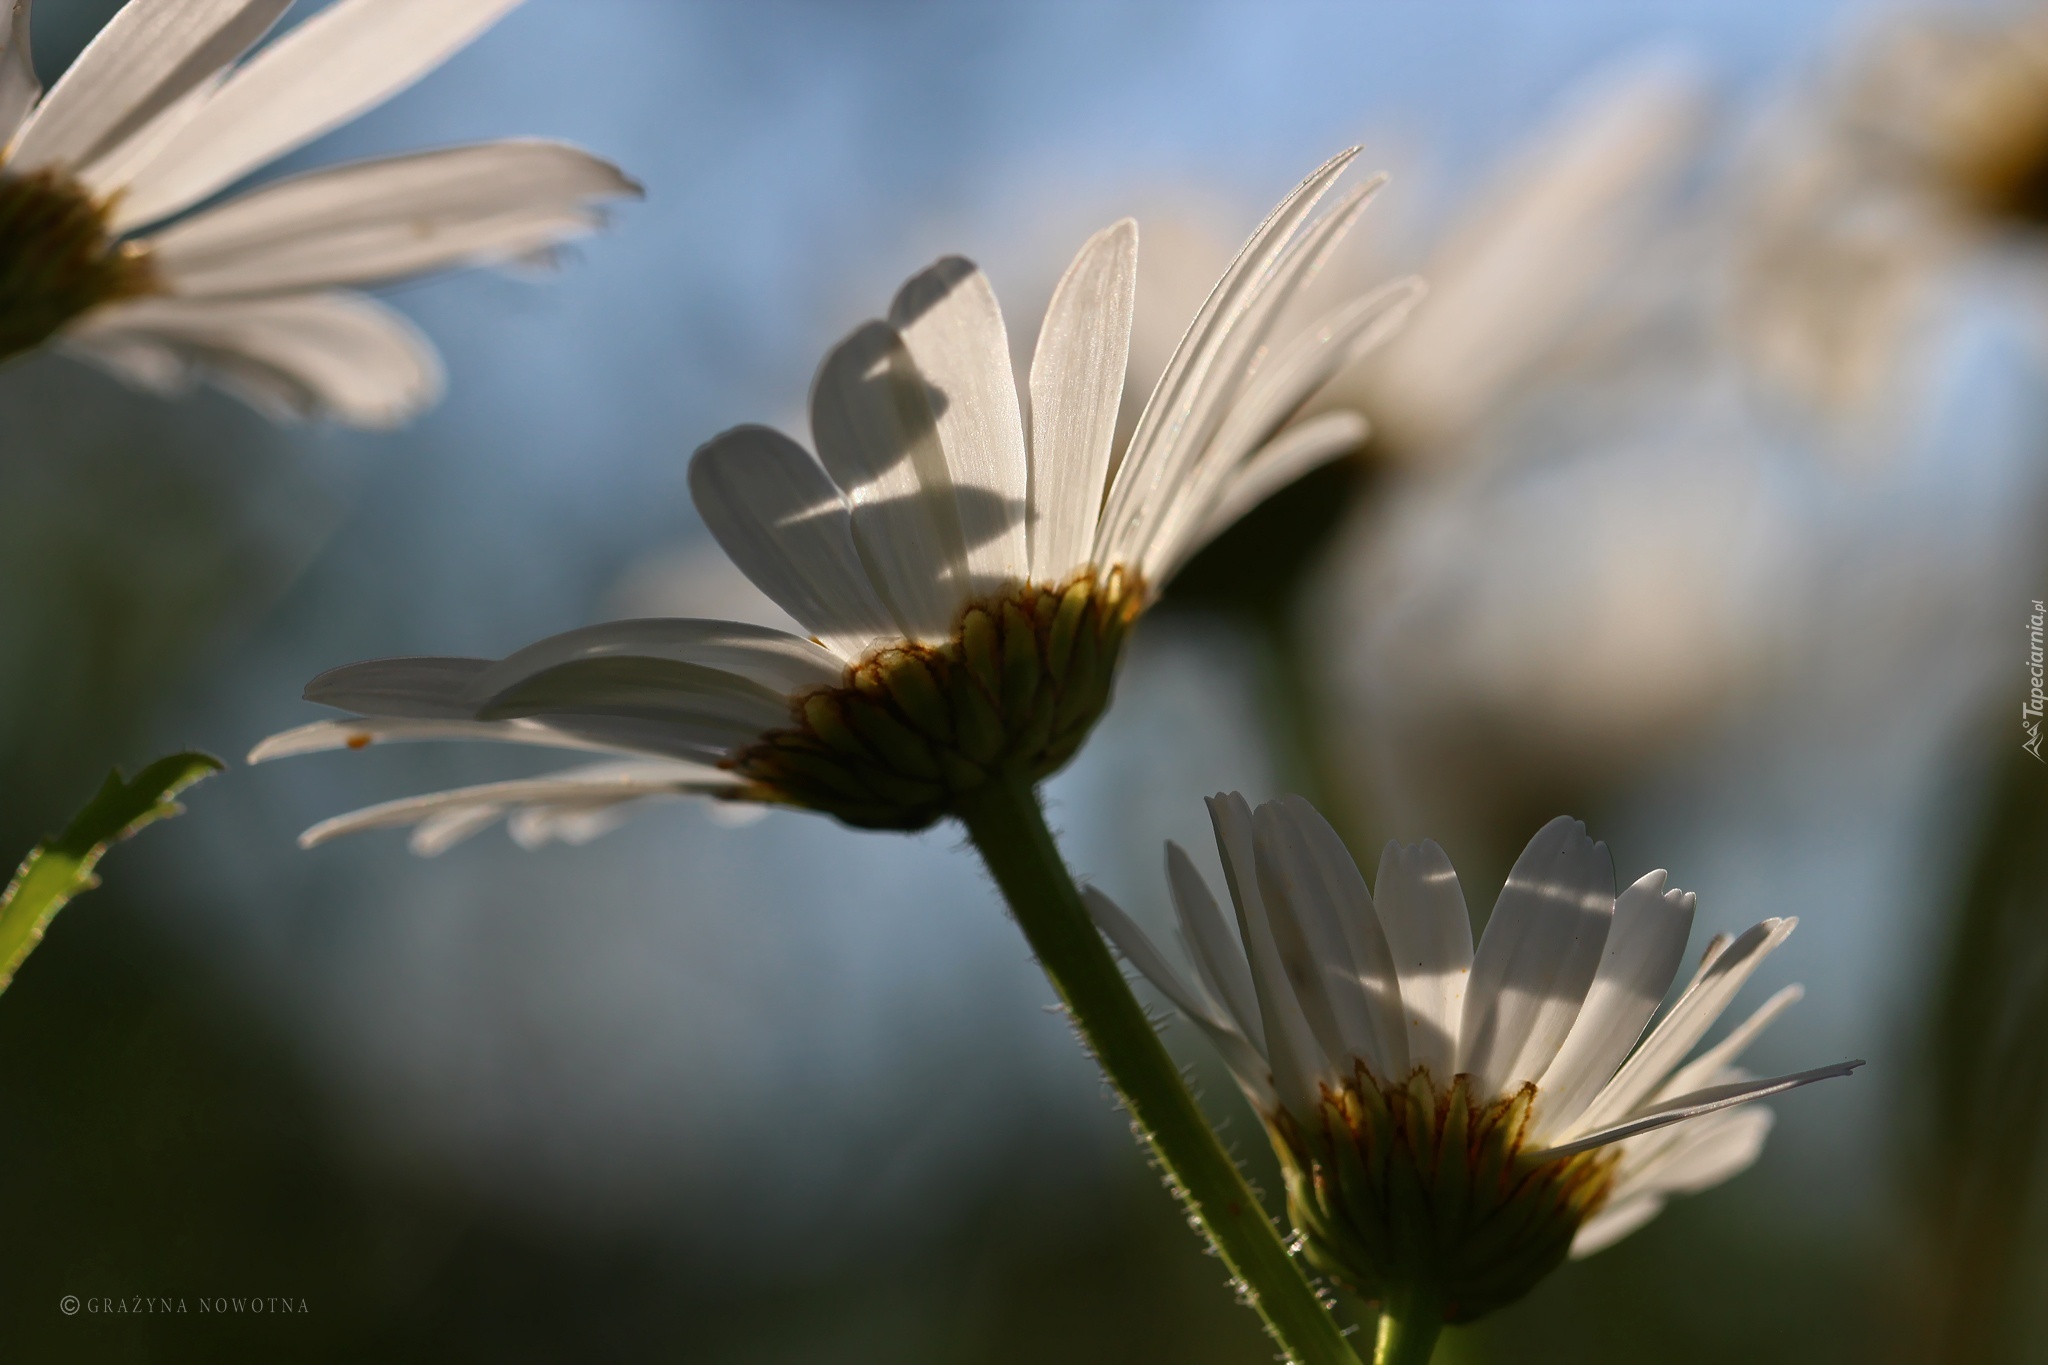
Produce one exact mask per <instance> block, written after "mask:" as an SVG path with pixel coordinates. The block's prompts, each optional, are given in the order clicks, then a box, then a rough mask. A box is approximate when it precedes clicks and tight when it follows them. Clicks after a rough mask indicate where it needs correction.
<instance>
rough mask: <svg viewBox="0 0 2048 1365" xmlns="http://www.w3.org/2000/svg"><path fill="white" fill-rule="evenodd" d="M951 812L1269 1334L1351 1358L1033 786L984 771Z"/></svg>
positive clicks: (1334, 1357) (1328, 1356)
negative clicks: (1080, 884) (1212, 1121)
mask: <svg viewBox="0 0 2048 1365" xmlns="http://www.w3.org/2000/svg"><path fill="white" fill-rule="evenodd" d="M957 809H958V812H959V814H960V818H961V820H962V821H963V822H964V823H965V824H966V826H967V833H968V836H969V837H970V838H972V839H973V840H974V845H975V847H976V848H977V849H979V850H980V851H981V856H982V858H983V860H984V861H986V862H987V863H988V869H989V871H990V872H991V873H993V874H994V876H995V879H996V885H997V886H998V887H1000V888H1001V889H1002V892H1003V896H1004V898H1005V899H1006V900H1008V901H1009V903H1010V909H1011V911H1012V912H1013V913H1014V914H1015V915H1016V917H1017V923H1018V924H1019V925H1020V926H1021V927H1022V928H1023V930H1024V937H1025V938H1026V939H1027V940H1029V941H1030V944H1031V950H1032V952H1033V953H1035V954H1036V955H1037V957H1038V962H1039V965H1040V966H1041V967H1043V968H1044V969H1045V974H1046V976H1048V977H1049V978H1051V980H1052V984H1053V989H1055V990H1056V991H1058V992H1059V996H1060V999H1061V1000H1062V1001H1063V1002H1065V1004H1066V1007H1067V1011H1068V1013H1069V1015H1070V1016H1071V1017H1072V1018H1073V1021H1074V1024H1075V1026H1076V1027H1077V1028H1078V1029H1080V1031H1081V1037H1082V1039H1083V1040H1084V1041H1085V1042H1086V1043H1087V1045H1088V1046H1089V1047H1090V1048H1091V1049H1092V1050H1093V1051H1094V1053H1095V1058H1096V1060H1097V1061H1098V1062H1100V1063H1101V1064H1102V1069H1103V1071H1104V1072H1105V1073H1107V1075H1108V1076H1109V1080H1110V1083H1111V1084H1112V1085H1114V1086H1115V1087H1116V1089H1117V1093H1118V1094H1120V1095H1121V1096H1122V1097H1123V1100H1124V1103H1125V1104H1126V1105H1127V1106H1129V1108H1130V1112H1131V1116H1132V1118H1133V1119H1134V1120H1135V1121H1136V1123H1137V1126H1138V1129H1139V1131H1140V1132H1142V1133H1143V1134H1144V1136H1145V1139H1146V1140H1147V1141H1148V1142H1150V1143H1151V1145H1152V1150H1153V1152H1154V1153H1156V1154H1157V1156H1158V1158H1159V1162H1160V1165H1161V1166H1162V1167H1164V1168H1165V1171H1166V1174H1167V1177H1168V1179H1169V1180H1170V1181H1171V1182H1172V1184H1173V1185H1174V1187H1175V1188H1176V1189H1177V1190H1178V1191H1179V1193H1180V1195H1181V1197H1182V1198H1183V1199H1185V1200H1186V1201H1187V1205H1188V1208H1189V1210H1190V1211H1191V1212H1192V1213H1193V1214H1194V1215H1195V1218H1196V1220H1197V1221H1198V1222H1199V1223H1200V1225H1201V1228H1202V1230H1203V1231H1204V1232H1205V1233H1207V1234H1208V1236H1209V1240H1210V1242H1211V1243H1213V1244H1214V1245H1215V1248H1216V1252H1217V1254H1218V1255H1219V1256H1221V1257H1222V1258H1223V1263H1224V1265H1225V1266H1227V1267H1229V1269H1230V1272H1231V1274H1232V1275H1234V1276H1236V1277H1237V1279H1238V1281H1239V1283H1240V1284H1242V1285H1243V1286H1244V1289H1245V1293H1246V1296H1247V1297H1248V1298H1249V1299H1250V1301H1251V1304H1252V1307H1254V1308H1255V1309H1257V1310H1258V1313H1259V1316H1260V1317H1262V1318H1263V1319H1265V1323H1266V1327H1267V1330H1269V1331H1270V1332H1271V1333H1272V1334H1273V1338H1274V1340H1276V1341H1278V1342H1279V1343H1280V1345H1281V1347H1282V1349H1284V1350H1285V1351H1286V1352H1287V1357H1288V1359H1289V1360H1292V1361H1295V1362H1297V1365H1359V1361H1358V1357H1357V1355H1356V1354H1354V1353H1353V1351H1352V1350H1351V1347H1350V1344H1349V1343H1348V1342H1346V1341H1345V1339H1344V1334H1343V1332H1342V1331H1341V1330H1339V1328H1338V1326H1337V1324H1336V1322H1335V1321H1334V1320H1333V1319H1332V1318H1331V1317H1330V1315H1329V1313H1328V1311H1327V1310H1326V1309H1325V1308H1324V1307H1323V1304H1322V1302H1321V1301H1320V1300H1319V1299H1318V1298H1317V1297H1316V1293H1315V1290H1314V1288H1313V1287H1311V1286H1310V1284H1309V1282H1308V1278H1307V1276H1306V1275H1305V1274H1304V1273H1303V1271H1302V1269H1301V1266H1300V1265H1299V1264H1298V1263H1297V1262H1296V1261H1295V1260H1294V1258H1293V1257H1291V1256H1290V1255H1288V1253H1287V1247H1286V1245H1285V1244H1284V1243H1283V1242H1282V1241H1281V1240H1280V1233H1279V1230H1278V1229H1276V1228H1275V1227H1274V1226H1273V1222H1272V1220H1271V1219H1270V1218H1268V1217H1267V1216H1266V1212H1265V1210H1264V1209H1263V1208H1261V1207H1260V1205H1259V1201H1258V1198H1257V1197H1256V1196H1255V1195H1254V1194H1253V1193H1252V1191H1251V1187H1250V1186H1249V1185H1247V1184H1245V1180H1244V1175H1243V1173H1242V1172H1240V1171H1239V1170H1238V1169H1237V1163H1235V1162H1234V1161H1232V1160H1231V1159H1230V1155H1229V1153H1227V1152H1225V1151H1224V1150H1223V1146H1222V1144H1221V1143H1219V1142H1218V1141H1217V1140H1216V1134H1215V1133H1214V1132H1213V1131H1211V1129H1210V1127H1209V1124H1208V1121H1207V1120H1206V1119H1204V1118H1203V1116H1202V1111H1201V1109H1200V1107H1199V1106H1197V1105H1196V1103H1195V1099H1194V1096H1193V1095H1191V1094H1189V1093H1188V1088H1187V1086H1186V1084H1185V1083H1184V1082H1183V1081H1182V1080H1181V1074H1180V1069H1179V1068H1178V1067H1177V1066H1175V1065H1174V1061H1173V1058H1172V1056H1171V1055H1170V1054H1169V1053H1168V1052H1167V1050H1166V1046H1165V1044H1163V1043H1161V1042H1160V1041H1159V1035H1158V1034H1157V1033H1155V1032H1153V1029H1152V1023H1151V1021H1150V1020H1149V1019H1147V1018H1146V1017H1145V1011H1144V1009H1143V1008H1142V1007H1141V1006H1140V1005H1139V1004H1138V1001H1137V998H1136V997H1135V996H1133V995H1132V994H1131V988H1130V983H1128V982H1127V981H1125V980H1124V976H1123V972H1122V971H1121V970H1120V969H1119V968H1118V967H1117V964H1116V959H1115V958H1113V957H1112V956H1110V952H1109V948H1108V946H1107V945H1106V944H1104V943H1103V941H1102V936H1101V935H1100V934H1099V933H1098V932H1096V929H1095V925H1094V923H1093V922H1092V921H1091V920H1090V919H1089V917H1088V911H1087V908H1086V907H1085V906H1084V905H1083V904H1082V902H1081V896H1080V893H1079V892H1078V891H1077V890H1076V889H1075V887H1074V880H1073V878H1072V877H1071V876H1070V875H1068V872H1067V867H1066V863H1065V862H1064V861H1063V860H1062V859H1061V857H1060V851H1059V846H1058V845H1057V844H1056V843H1054V842H1053V837H1052V831H1050V830H1049V829H1047V828H1046V825H1045V816H1044V813H1043V812H1042V811H1041V810H1040V809H1039V805H1038V796H1037V793H1036V792H1034V791H1033V790H1032V788H1031V785H1030V783H1029V782H1028V781H1027V780H1025V779H1024V778H1022V777H1020V776H1017V775H1005V776H998V777H995V778H992V779H991V780H990V781H988V782H985V783H983V784H982V785H981V786H979V787H976V788H975V789H973V790H972V791H970V792H968V793H966V794H965V795H963V796H961V797H960V798H959V803H958V806H957Z"/></svg>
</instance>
